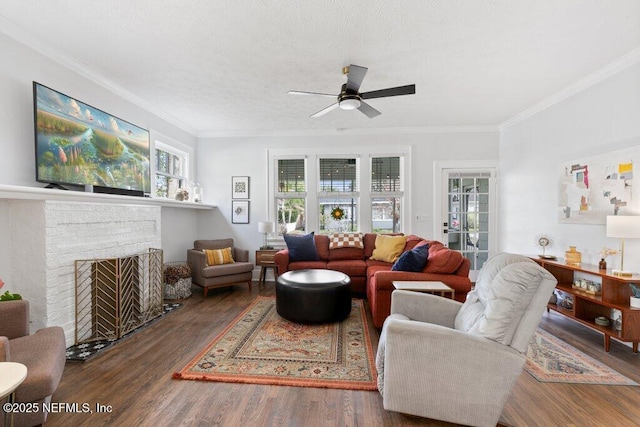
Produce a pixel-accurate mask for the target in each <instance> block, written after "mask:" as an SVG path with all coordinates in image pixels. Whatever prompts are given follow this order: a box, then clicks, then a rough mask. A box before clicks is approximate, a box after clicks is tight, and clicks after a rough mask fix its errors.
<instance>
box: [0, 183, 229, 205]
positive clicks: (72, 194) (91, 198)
mask: <svg viewBox="0 0 640 427" xmlns="http://www.w3.org/2000/svg"><path fill="white" fill-rule="evenodd" d="M0 199H9V200H59V201H68V202H93V203H118V204H134V205H141V204H142V205H155V206H165V207H172V208H174V207H175V208H186V209H214V208H215V207H216V206H215V205H211V204H207V203H195V202H180V201H177V200H171V199H161V198H154V197H133V196H120V195H116V194H104V193H85V192H82V191H71V190H58V189H53V188H38V187H25V186H20V185H3V184H0Z"/></svg>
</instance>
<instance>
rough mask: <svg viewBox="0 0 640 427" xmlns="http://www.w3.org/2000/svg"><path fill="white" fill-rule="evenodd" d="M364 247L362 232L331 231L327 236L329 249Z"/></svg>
mask: <svg viewBox="0 0 640 427" xmlns="http://www.w3.org/2000/svg"><path fill="white" fill-rule="evenodd" d="M340 248H358V249H364V243H363V242H362V233H333V234H331V235H330V236H329V249H340Z"/></svg>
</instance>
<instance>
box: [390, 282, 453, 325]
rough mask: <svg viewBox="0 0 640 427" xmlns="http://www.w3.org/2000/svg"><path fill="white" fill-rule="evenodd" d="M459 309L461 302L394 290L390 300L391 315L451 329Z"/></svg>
mask: <svg viewBox="0 0 640 427" xmlns="http://www.w3.org/2000/svg"><path fill="white" fill-rule="evenodd" d="M460 307H462V303H461V302H458V301H455V300H451V299H448V298H443V297H441V296H436V295H431V294H423V293H418V292H413V291H401V290H396V291H393V296H392V298H391V314H402V315H404V316H407V317H408V318H409V319H411V320H417V321H419V322H427V323H434V324H436V325H441V326H446V327H448V328H453V324H454V322H455V319H456V315H457V314H458V311H459V310H460Z"/></svg>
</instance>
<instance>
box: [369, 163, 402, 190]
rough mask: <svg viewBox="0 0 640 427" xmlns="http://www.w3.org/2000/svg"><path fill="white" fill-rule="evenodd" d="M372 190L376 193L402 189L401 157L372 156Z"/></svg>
mask: <svg viewBox="0 0 640 427" xmlns="http://www.w3.org/2000/svg"><path fill="white" fill-rule="evenodd" d="M371 191H373V192H376V193H379V192H396V191H402V174H401V171H400V157H397V156H396V157H372V158H371Z"/></svg>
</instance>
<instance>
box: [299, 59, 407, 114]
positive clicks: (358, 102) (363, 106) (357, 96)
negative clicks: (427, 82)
mask: <svg viewBox="0 0 640 427" xmlns="http://www.w3.org/2000/svg"><path fill="white" fill-rule="evenodd" d="M367 70H368V68H366V67H360V66H358V65H353V64H352V65H349V66H348V67H344V68H343V69H342V74H344V75H346V76H347V82H346V83H345V84H343V85H342V89H341V90H340V94H339V95H332V94H329V93H318V92H302V91H297V90H290V91H289V94H290V95H316V96H324V97H328V98H336V99H337V101H336V102H335V103H334V104H331V105H329V106H328V107H326V108H324V109H322V110H320V111H318V112H317V113H315V114H312V115H311V117H320V116H322V115H324V114H326V113H328V112H329V111H331V110H333V109H335V108H337V107H340V108H341V109H343V110H355V109H356V108H357V109H358V110H360V111H361V112H362V113H364V114H365V115H366V116H367V117H369V118H370V119H372V118H374V117H376V116H379V115H380V114H382V113H380V111H378V110H376V109H375V108H373V107H372V106H371V105H369V104H367V103H366V102H364V101H363V100H364V99H374V98H384V97H387V96H398V95H413V94H415V93H416V85H407V86H398V87H392V88H389V89H380V90H374V91H371V92H364V93H360V92H358V91H359V90H360V85H361V84H362V81H363V80H364V76H365V75H366V74H367Z"/></svg>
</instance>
